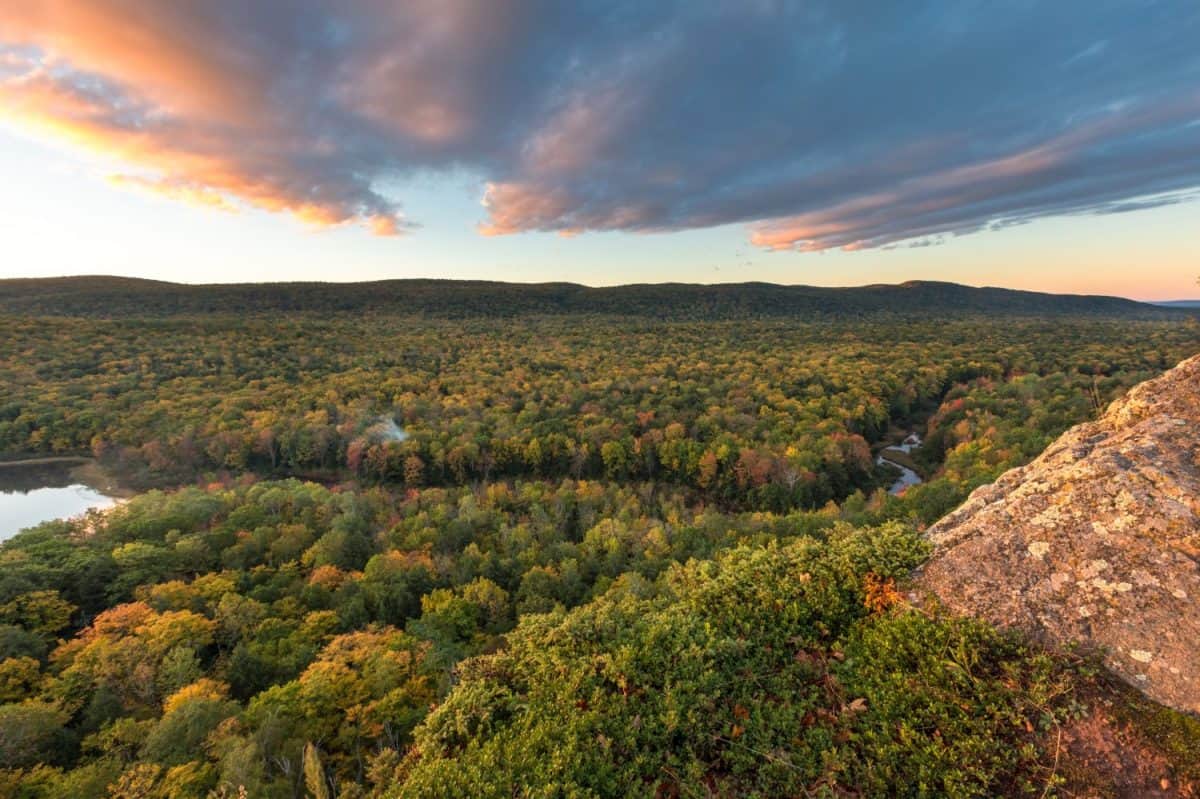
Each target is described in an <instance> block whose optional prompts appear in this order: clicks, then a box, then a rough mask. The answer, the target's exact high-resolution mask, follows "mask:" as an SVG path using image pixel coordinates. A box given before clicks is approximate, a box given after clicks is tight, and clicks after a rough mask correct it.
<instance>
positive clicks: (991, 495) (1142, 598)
mask: <svg viewBox="0 0 1200 799" xmlns="http://www.w3.org/2000/svg"><path fill="white" fill-rule="evenodd" d="M929 535H930V537H931V540H932V541H933V543H934V545H935V552H934V555H933V558H932V559H931V560H930V561H929V563H928V564H926V566H925V567H924V568H923V569H922V572H921V574H920V575H919V576H918V585H919V586H922V587H924V588H925V589H927V590H929V591H932V592H933V593H935V594H936V595H937V596H938V597H939V598H940V599H941V600H942V602H944V603H945V604H946V605H947V606H949V607H950V608H952V609H954V610H956V611H959V612H963V613H969V614H972V615H976V616H980V617H982V618H985V619H988V620H989V621H991V622H993V623H995V624H998V625H1001V626H1015V627H1019V628H1022V629H1024V630H1027V631H1029V632H1031V633H1032V634H1033V635H1034V636H1035V637H1037V638H1040V639H1041V640H1043V641H1044V642H1046V643H1048V644H1051V645H1054V646H1063V645H1066V644H1068V643H1070V642H1079V643H1080V644H1081V645H1082V646H1083V647H1085V648H1087V649H1090V650H1093V651H1098V652H1101V653H1102V654H1103V658H1104V662H1105V664H1106V665H1107V666H1108V667H1109V668H1111V669H1112V670H1113V671H1114V672H1116V673H1117V674H1118V675H1120V676H1122V677H1123V678H1124V679H1126V680H1128V681H1129V682H1130V683H1131V684H1133V685H1135V686H1137V687H1138V688H1139V689H1141V690H1142V691H1143V692H1145V693H1146V694H1147V695H1148V696H1149V697H1151V698H1152V699H1155V700H1157V701H1159V702H1161V703H1163V704H1166V705H1170V706H1172V707H1175V708H1177V709H1180V710H1187V711H1191V712H1193V713H1197V712H1200V356H1197V357H1195V358H1191V359H1190V360H1187V361H1184V362H1183V363H1182V364H1180V365H1179V366H1177V367H1176V368H1175V369H1172V370H1171V371H1169V372H1167V373H1166V374H1164V375H1162V376H1161V377H1159V378H1157V379H1155V380H1151V381H1149V382H1146V383H1143V384H1141V385H1139V386H1137V387H1136V388H1134V389H1133V390H1132V391H1130V392H1129V393H1128V394H1127V395H1126V396H1125V397H1123V398H1121V399H1119V400H1117V401H1116V402H1114V403H1113V404H1112V405H1111V406H1110V407H1109V408H1108V410H1107V411H1106V412H1105V414H1104V415H1103V416H1102V417H1101V418H1100V419H1099V420H1098V421H1096V422H1091V423H1087V424H1082V425H1079V426H1078V427H1075V428H1072V429H1071V430H1069V431H1067V432H1066V433H1065V434H1063V435H1062V437H1060V438H1059V439H1058V440H1057V441H1056V442H1055V443H1054V444H1053V445H1052V446H1051V447H1050V448H1049V449H1047V450H1046V451H1045V452H1044V453H1043V454H1042V455H1041V456H1040V457H1038V458H1037V460H1035V461H1033V462H1032V463H1029V464H1028V465H1026V466H1023V467H1021V468H1018V469H1013V470H1011V471H1009V472H1007V473H1005V474H1004V475H1002V476H1001V477H1000V479H999V480H997V481H996V482H995V483H993V484H991V485H988V486H983V487H982V488H979V489H978V490H976V491H975V492H974V493H972V494H971V496H970V498H969V499H968V500H967V502H966V503H964V504H963V506H962V507H960V508H959V509H958V510H956V511H955V512H954V513H951V514H950V515H949V516H947V517H945V518H944V519H942V520H941V521H939V522H938V523H937V524H935V525H934V526H933V527H931V528H930V530H929Z"/></svg>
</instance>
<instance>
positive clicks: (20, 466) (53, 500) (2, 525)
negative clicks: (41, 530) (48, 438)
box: [0, 458, 119, 541]
mask: <svg viewBox="0 0 1200 799" xmlns="http://www.w3.org/2000/svg"><path fill="white" fill-rule="evenodd" d="M103 483H104V481H102V480H99V479H97V474H96V470H95V468H94V465H93V464H91V463H90V462H89V461H88V460H87V459H83V458H64V459H58V458H40V459H37V460H31V461H22V462H17V463H0V541H4V540H6V539H8V538H11V537H12V536H14V535H16V534H17V533H19V532H20V531H22V530H24V529H26V528H28V527H33V526H35V525H38V524H41V523H42V522H48V521H52V520H54V519H67V518H71V517H73V516H79V515H80V514H83V513H86V512H87V511H89V510H93V509H103V508H111V507H112V506H113V505H115V504H117V502H118V501H119V500H118V499H117V498H116V497H115V496H112V495H111V494H112V493H113V492H112V489H111V488H109V487H107V486H105V485H104V484H103Z"/></svg>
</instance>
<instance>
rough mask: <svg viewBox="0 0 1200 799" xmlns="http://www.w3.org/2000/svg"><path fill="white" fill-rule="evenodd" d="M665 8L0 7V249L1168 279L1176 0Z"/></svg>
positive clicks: (831, 276)
mask: <svg viewBox="0 0 1200 799" xmlns="http://www.w3.org/2000/svg"><path fill="white" fill-rule="evenodd" d="M668 5H670V4H664V5H663V6H662V7H659V6H657V5H655V6H653V7H651V6H645V5H643V4H629V5H628V6H622V5H621V4H596V5H592V4H549V5H546V6H542V5H540V4H538V3H530V2H521V1H520V0H504V2H489V3H478V2H472V1H471V0H453V1H452V2H441V1H439V2H434V1H433V0H420V1H419V2H409V3H404V4H402V5H400V6H394V5H393V4H387V3H378V2H373V1H372V0H357V1H356V2H350V3H331V2H326V1H325V0H304V2H300V3H282V2H278V3H276V2H266V3H254V4H243V3H233V2H224V1H223V0H222V1H221V2H209V3H198V4H190V3H188V4H185V3H160V2H151V1H150V0H88V1H87V2H83V0H31V1H30V2H21V3H10V4H7V5H5V6H4V7H3V8H0V168H3V174H4V175H5V181H4V183H3V185H0V204H2V205H3V208H4V210H5V212H6V214H5V217H4V219H3V221H2V222H0V226H2V228H3V231H2V232H3V233H4V235H5V238H6V241H7V242H9V246H10V250H11V252H12V255H11V256H10V257H8V258H6V262H5V264H4V266H3V267H0V273H2V274H3V275H4V276H18V275H45V274H76V273H80V272H84V273H93V272H114V273H118V274H128V275H141V276H147V277H156V278H163V279H170V280H184V281H197V280H200V281H210V280H212V281H223V280H261V279H293V278H297V277H304V278H308V279H327V280H353V279H368V278H379V277H393V276H395V277H399V276H435V277H493V278H505V279H515V280H561V279H568V280H574V281H578V282H584V283H589V284H601V283H619V282H626V281H629V280H638V281H666V280H687V281H697V282H728V281H736V280H768V281H774V282H781V283H811V284H822V285H845V284H856V283H869V282H886V281H892V280H896V279H899V280H904V279H915V278H933V279H945V280H954V281H958V282H963V283H970V284H977V285H979V284H992V285H1005V286H1013V287H1023V288H1042V289H1054V290H1062V291H1072V292H1079V293H1109V292H1111V293H1117V294H1122V295H1126V296H1132V297H1141V298H1171V297H1182V296H1190V295H1191V294H1193V293H1194V279H1195V273H1196V272H1197V271H1200V269H1198V267H1197V244H1196V243H1195V239H1196V237H1195V235H1194V233H1193V232H1192V231H1194V230H1195V229H1197V227H1198V225H1197V223H1198V222H1200V205H1198V204H1197V203H1196V192H1197V189H1198V187H1200V135H1197V131H1198V130H1200V127H1197V126H1198V125H1200V91H1198V90H1197V86H1198V85H1200V84H1198V83H1197V80H1198V79H1200V55H1197V53H1198V52H1200V50H1197V48H1196V47H1195V46H1194V45H1195V43H1196V41H1198V40H1200V11H1198V10H1197V9H1196V6H1195V5H1194V4H1191V3H1187V2H1181V1H1178V0H1176V1H1171V0H1164V1H1163V2H1148V3H1145V4H1144V7H1141V8H1139V9H1137V10H1134V9H1132V8H1130V6H1129V4H1127V3H1121V2H1101V3H1082V2H1068V3H1057V4H1047V5H1040V6H1039V5H1033V6H1029V7H1025V8H1021V9H1014V8H1007V7H1000V6H980V7H978V8H974V10H973V11H972V12H970V13H968V12H966V11H965V10H964V11H962V12H956V13H952V14H946V13H941V12H939V13H936V14H935V13H933V11H934V10H935V7H937V6H938V4H932V3H929V4H918V6H919V7H912V8H906V9H904V10H903V11H901V10H899V9H887V10H885V11H880V10H879V9H876V10H874V11H872V12H870V13H868V12H866V11H862V12H859V11H854V10H851V9H849V8H846V7H844V6H843V5H842V4H837V3H815V4H814V3H805V4H799V3H796V4H792V3H781V4H753V5H750V6H746V7H742V6H737V7H734V6H724V5H721V4H712V5H707V4H701V5H699V6H695V5H690V4H684V5H681V6H679V7H670V8H668V7H667V6H668ZM926 6H927V7H926ZM942 11H944V9H942ZM164 201H165V202H166V203H169V204H171V205H175V204H178V205H180V206H182V208H181V209H167V208H164V207H163V204H164ZM43 203H44V204H45V206H46V207H47V208H50V207H52V208H53V209H54V212H53V213H52V214H51V215H50V216H49V217H47V218H49V219H54V220H55V222H54V225H55V230H58V231H60V232H61V231H63V230H64V228H65V230H66V232H68V233H69V234H70V235H58V236H53V237H52V236H48V235H46V232H47V231H46V226H47V223H45V222H42V223H39V224H35V225H30V224H25V223H22V222H21V220H22V219H23V218H31V217H34V216H36V215H35V214H34V212H33V210H32V209H33V208H35V207H40V206H41V205H42V204H43ZM214 212H217V213H214ZM39 218H41V217H40V216H39ZM101 219H102V220H103V221H102V222H101V221H100V220H101ZM297 223H299V224H297ZM333 228H337V229H339V230H338V231H336V238H335V239H331V238H330V237H329V235H326V234H322V236H318V237H317V238H313V235H314V234H315V233H318V232H320V231H322V230H325V231H328V230H329V229H333ZM151 229H153V230H155V231H158V233H156V234H150V233H148V231H149V230H151ZM168 231H169V233H168ZM547 234H549V235H547ZM1064 237H1065V238H1064ZM376 239H380V240H378V241H377V240H376ZM247 242H255V244H253V245H250V246H246V243H247ZM334 242H336V243H334ZM218 251H220V253H221V255H220V257H218V256H217V252H218ZM1017 253H1020V257H1021V260H1019V261H1017V260H1009V258H1010V255H1011V254H1017ZM202 254H203V255H204V256H208V257H210V259H209V261H207V262H205V263H201V262H200V258H201V255H202ZM1014 257H1015V255H1014Z"/></svg>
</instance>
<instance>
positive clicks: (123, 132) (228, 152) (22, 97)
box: [0, 0, 407, 235]
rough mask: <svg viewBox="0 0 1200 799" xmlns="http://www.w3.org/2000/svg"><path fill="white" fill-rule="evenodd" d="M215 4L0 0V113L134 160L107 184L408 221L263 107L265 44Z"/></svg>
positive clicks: (206, 201) (335, 158) (335, 216)
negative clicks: (0, 56) (1, 1)
mask: <svg viewBox="0 0 1200 799" xmlns="http://www.w3.org/2000/svg"><path fill="white" fill-rule="evenodd" d="M217 5H218V4H215V3H214V4H198V5H197V4H177V3H159V2H149V0H145V1H144V2H143V1H141V0H89V2H87V3H80V2H73V1H71V0H32V1H31V2H23V3H12V4H5V5H4V6H2V7H0V52H2V53H4V55H5V59H4V62H3V67H4V69H3V71H0V117H3V118H6V119H8V120H10V121H12V122H14V123H16V124H18V125H20V126H23V127H25V128H28V129H31V130H33V131H34V132H35V133H39V134H43V135H48V136H51V137H54V138H58V139H62V140H66V141H67V142H69V143H71V144H73V145H75V146H78V147H81V148H83V149H86V150H89V151H92V152H95V153H99V154H102V155H105V156H109V157H112V158H114V159H117V160H118V161H121V162H123V163H126V164H128V165H130V166H132V167H135V168H136V169H137V170H138V172H139V176H136V177H131V176H130V175H128V174H119V175H117V176H115V177H114V178H112V182H113V183H114V184H116V185H120V186H125V187H132V188H136V189H140V190H144V191H151V192H154V193H156V194H159V195H161V196H164V197H168V198H171V199H174V200H179V201H183V202H188V203H191V204H196V205H200V206H205V207H208V208H214V209H218V210H223V211H230V210H234V208H235V206H234V201H235V200H236V201H240V202H241V203H243V204H245V205H247V206H250V207H253V208H258V209H261V210H266V211H272V212H283V213H288V214H291V215H292V216H294V217H296V218H297V219H299V220H301V221H302V222H305V223H306V224H309V225H313V226H317V227H327V226H331V225H341V224H346V223H354V222H358V223H361V224H364V225H365V226H366V227H368V228H369V229H370V230H372V231H373V232H375V233H376V234H378V235H397V234H398V233H400V232H401V231H403V230H404V229H406V227H407V225H406V223H405V222H404V220H403V217H402V216H401V215H400V213H399V212H398V211H397V210H396V207H395V204H394V203H393V202H391V201H389V200H387V199H385V198H383V197H382V196H380V195H378V194H377V193H376V192H375V191H374V190H373V189H372V188H371V185H370V177H369V175H364V174H363V173H362V172H361V171H360V170H358V169H357V168H356V167H355V166H354V165H353V164H351V165H349V166H348V165H346V164H345V163H343V162H342V161H340V160H339V159H340V158H341V157H342V155H343V154H342V153H341V152H339V150H338V149H337V148H336V147H332V148H330V147H329V146H328V140H322V139H321V137H317V136H313V135H312V134H311V133H310V132H309V131H307V130H305V129H304V127H303V121H302V120H296V119H293V118H291V117H289V116H288V112H287V110H286V109H285V112H284V113H276V112H275V110H273V109H274V107H275V106H276V105H277V103H276V101H275V98H273V97H272V91H273V90H272V87H271V86H270V85H269V84H268V82H267V78H266V77H265V76H267V75H270V74H271V72H272V71H271V69H270V64H268V63H264V59H265V58H266V56H269V53H268V54H263V53H261V52H259V51H258V50H256V49H255V48H254V47H253V46H252V42H249V41H238V40H237V36H238V35H239V34H238V31H237V30H236V28H235V27H231V26H230V25H229V24H228V20H227V19H222V18H221V17H220V14H219V13H217V8H216V7H217ZM209 12H211V13H209ZM135 17H136V22H133V21H131V19H132V18H135ZM247 35H248V34H247ZM231 37H233V40H231ZM5 43H7V44H8V48H7V49H4V45H5ZM140 173H150V174H148V175H141V174H140Z"/></svg>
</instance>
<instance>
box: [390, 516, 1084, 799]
mask: <svg viewBox="0 0 1200 799" xmlns="http://www.w3.org/2000/svg"><path fill="white" fill-rule="evenodd" d="M923 555H924V547H923V545H922V543H921V542H920V539H919V538H918V537H917V536H915V535H914V534H913V533H912V532H911V531H905V530H904V529H903V528H901V527H899V526H896V525H889V526H886V527H884V528H882V529H865V530H851V529H849V528H845V527H843V528H839V529H838V530H836V531H835V532H834V534H833V535H831V536H830V537H829V540H828V541H827V542H825V543H823V544H822V543H820V542H817V541H813V540H809V539H801V540H798V541H796V542H794V543H792V544H788V545H786V546H769V547H764V548H752V549H749V548H746V549H737V550H734V551H732V552H730V553H728V554H727V555H724V556H722V557H720V558H718V559H717V560H715V561H704V562H691V563H688V564H687V565H685V566H681V567H677V568H675V569H673V570H671V571H670V572H669V573H668V574H667V575H665V576H664V591H663V592H662V593H661V594H659V595H657V596H655V597H652V598H648V599H638V598H634V597H631V596H629V595H624V594H617V595H609V596H604V597H601V598H599V599H598V600H596V601H595V602H592V603H591V604H589V605H586V606H584V607H582V608H579V609H577V610H575V611H573V612H571V613H569V614H566V615H551V616H542V617H532V618H528V619H526V620H524V621H523V622H522V624H521V625H520V626H519V627H518V628H517V630H516V631H514V632H513V633H511V634H510V635H509V637H508V640H509V646H508V648H507V649H506V650H505V651H503V652H500V653H497V654H494V655H488V656H483V657H480V658H476V659H474V660H470V661H467V662H465V663H464V664H462V666H461V667H460V670H459V673H460V683H459V685H458V686H457V687H456V688H455V690H454V691H453V692H452V693H451V694H450V696H449V698H448V699H447V701H446V702H445V703H443V704H442V705H440V706H439V707H438V708H437V709H436V710H435V711H434V712H433V713H432V714H431V715H430V716H429V718H428V719H427V720H426V722H425V724H424V725H423V726H422V727H421V728H419V729H418V731H417V734H416V746H415V749H414V750H413V752H412V754H411V755H410V762H409V763H408V764H407V765H406V766H405V767H404V768H403V769H402V772H404V773H405V779H404V781H403V784H402V785H401V786H399V787H397V788H396V789H395V791H394V793H393V794H391V795H394V796H396V797H419V796H430V797H432V796H439V797H446V796H462V797H468V796H469V797H487V796H512V795H517V796H530V797H532V796H648V797H649V796H662V795H683V796H686V795H720V796H781V795H799V794H804V795H828V796H834V795H840V794H841V793H842V792H844V791H847V790H851V789H856V790H860V791H865V792H866V793H867V794H869V795H878V794H884V793H888V794H899V795H925V796H934V795H936V796H977V795H996V794H997V793H998V792H1002V791H1008V790H1015V791H1017V792H1020V790H1021V789H1023V788H1028V789H1032V788H1033V787H1034V780H1035V778H1036V777H1037V775H1038V773H1039V767H1038V766H1039V758H1040V753H1039V751H1038V749H1037V747H1036V746H1035V745H1034V743H1033V736H1031V735H1030V734H1029V733H1028V732H1027V728H1026V726H1025V722H1026V721H1027V720H1030V719H1032V720H1033V721H1035V722H1036V721H1039V720H1040V718H1041V716H1042V715H1043V714H1050V715H1053V714H1054V713H1061V712H1063V711H1062V708H1061V706H1062V704H1063V703H1062V697H1063V696H1064V694H1065V692H1067V691H1069V690H1070V688H1071V681H1070V679H1069V675H1067V674H1066V673H1065V672H1063V671H1061V669H1060V667H1058V666H1056V665H1055V664H1054V662H1053V661H1051V660H1050V659H1048V658H1045V657H1044V656H1037V655H1033V654H1030V653H1029V652H1027V651H1026V650H1024V649H1023V648H1022V647H1020V646H1019V645H1018V644H1016V643H1015V642H1013V641H1011V640H1009V639H1006V638H1003V637H1001V636H1000V635H998V634H997V633H995V632H993V631H991V630H990V629H988V628H986V627H985V626H983V625H981V624H978V623H973V622H967V621H962V620H952V619H941V618H938V617H936V616H935V617H930V616H927V615H924V614H922V613H920V612H917V611H914V610H897V611H894V612H890V613H887V614H885V615H882V616H868V612H867V610H866V609H865V607H864V601H863V600H864V595H863V591H862V585H861V575H862V574H864V573H868V572H869V573H874V574H877V575H879V576H881V577H886V576H895V575H901V574H904V573H906V572H907V571H908V570H910V569H911V568H912V567H913V566H914V565H915V564H917V563H919V562H920V560H921V559H922V557H923ZM1038 787H1040V786H1038Z"/></svg>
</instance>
